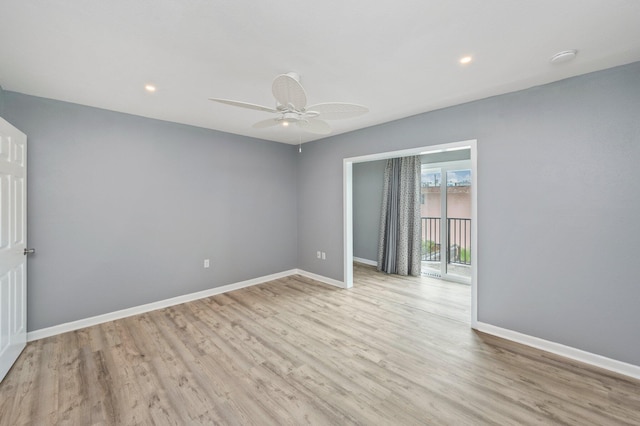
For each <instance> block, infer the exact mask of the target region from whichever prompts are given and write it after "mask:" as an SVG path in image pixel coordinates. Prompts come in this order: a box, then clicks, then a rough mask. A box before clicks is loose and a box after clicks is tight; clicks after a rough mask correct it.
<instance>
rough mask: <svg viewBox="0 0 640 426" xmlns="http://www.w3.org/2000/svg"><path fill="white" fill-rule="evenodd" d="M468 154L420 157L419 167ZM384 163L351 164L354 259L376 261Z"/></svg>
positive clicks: (462, 151)
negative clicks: (420, 164) (420, 163)
mask: <svg viewBox="0 0 640 426" xmlns="http://www.w3.org/2000/svg"><path fill="white" fill-rule="evenodd" d="M470 154H471V151H470V150H468V149H466V150H460V151H450V152H437V153H432V154H425V155H423V156H422V157H421V158H420V160H421V161H422V164H427V163H443V162H447V161H458V160H469V159H470V158H471V156H470ZM386 161H387V160H379V161H367V162H364V163H355V164H354V165H353V173H352V175H353V177H352V190H353V256H354V257H359V258H361V259H366V260H372V261H377V259H378V235H379V233H380V213H381V212H380V207H381V206H382V188H383V186H384V185H383V180H384V168H385V164H386Z"/></svg>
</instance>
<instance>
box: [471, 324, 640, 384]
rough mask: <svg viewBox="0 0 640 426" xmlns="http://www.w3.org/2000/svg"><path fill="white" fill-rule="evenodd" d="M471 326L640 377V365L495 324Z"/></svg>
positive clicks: (596, 365) (606, 368) (567, 356)
mask: <svg viewBox="0 0 640 426" xmlns="http://www.w3.org/2000/svg"><path fill="white" fill-rule="evenodd" d="M473 328H475V329H476V330H478V331H481V332H483V333H487V334H491V335H494V336H497V337H502V338H503V339H507V340H511V341H513V342H516V343H521V344H523V345H527V346H531V347H534V348H537V349H541V350H543V351H547V352H551V353H553V354H556V355H560V356H563V357H566V358H570V359H573V360H576V361H580V362H584V363H585V364H590V365H593V366H595V367H599V368H603V369H605V370H609V371H613V372H615V373H619V374H623V375H625V376H629V377H633V378H634V379H640V366H637V365H633V364H628V363H626V362H622V361H617V360H615V359H611V358H607V357H604V356H602V355H596V354H593V353H591V352H586V351H583V350H581V349H576V348H573V347H571V346H565V345H562V344H560V343H555V342H551V341H548V340H544V339H540V338H538V337H533V336H529V335H527V334H522V333H519V332H517V331H512V330H508V329H506V328H501V327H496V326H495V325H491V324H486V323H483V322H478V323H477V324H476V325H475V326H474V327H473Z"/></svg>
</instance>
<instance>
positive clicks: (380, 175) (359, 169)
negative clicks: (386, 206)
mask: <svg viewBox="0 0 640 426" xmlns="http://www.w3.org/2000/svg"><path fill="white" fill-rule="evenodd" d="M386 163H387V160H380V161H369V162H366V163H356V164H354V165H353V172H352V176H353V178H352V179H353V180H352V185H353V186H352V188H353V256H354V257H359V258H361V259H367V260H372V261H377V260H378V235H379V234H380V208H381V206H382V188H383V180H384V168H385V165H386Z"/></svg>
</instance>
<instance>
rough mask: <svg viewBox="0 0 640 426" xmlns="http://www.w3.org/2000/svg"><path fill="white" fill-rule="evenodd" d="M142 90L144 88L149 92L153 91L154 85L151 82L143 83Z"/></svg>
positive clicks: (154, 89)
mask: <svg viewBox="0 0 640 426" xmlns="http://www.w3.org/2000/svg"><path fill="white" fill-rule="evenodd" d="M144 90H146V91H147V92H149V93H153V92H155V91H156V86H154V85H153V84H145V85H144Z"/></svg>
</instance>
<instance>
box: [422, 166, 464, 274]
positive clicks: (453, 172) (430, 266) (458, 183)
mask: <svg viewBox="0 0 640 426" xmlns="http://www.w3.org/2000/svg"><path fill="white" fill-rule="evenodd" d="M471 178H472V177H471V167H470V164H469V163H468V162H467V161H456V162H450V163H441V164H438V165H437V166H436V165H433V164H423V165H422V191H421V199H420V201H421V209H422V273H423V274H424V275H428V276H433V277H437V278H444V279H448V280H452V281H459V282H465V283H469V282H471V226H472V225H473V224H472V223H471V184H472V180H471Z"/></svg>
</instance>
